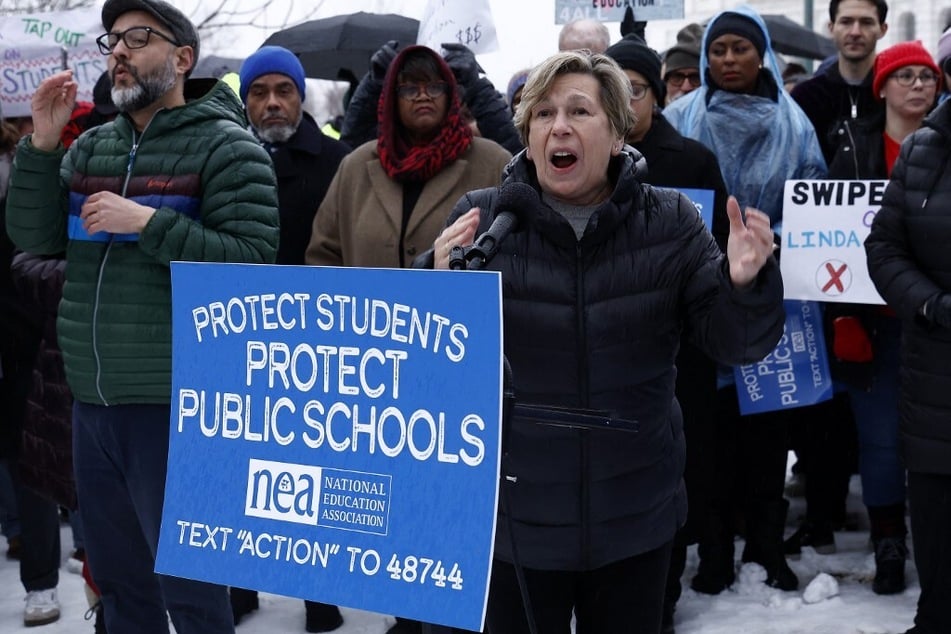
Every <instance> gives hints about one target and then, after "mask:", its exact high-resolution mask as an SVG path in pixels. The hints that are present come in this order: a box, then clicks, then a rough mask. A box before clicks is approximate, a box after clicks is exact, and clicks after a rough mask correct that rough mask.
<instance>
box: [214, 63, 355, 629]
mask: <svg viewBox="0 0 951 634" xmlns="http://www.w3.org/2000/svg"><path fill="white" fill-rule="evenodd" d="M239 75H240V77H241V88H240V94H241V101H243V102H244V105H245V108H246V110H247V113H248V121H249V122H250V123H251V130H252V131H253V132H254V134H255V136H257V137H258V139H259V140H260V141H261V142H262V143H263V144H264V147H265V149H267V151H268V152H269V153H270V155H271V160H272V161H274V171H275V172H276V173H277V184H278V186H277V199H278V212H279V213H280V216H281V241H280V245H279V246H278V248H277V262H276V263H277V264H304V252H305V251H306V250H307V245H308V244H309V243H310V234H311V229H312V227H313V223H314V214H316V213H317V208H318V207H320V203H321V202H323V200H324V195H326V193H327V187H329V186H330V181H331V180H333V177H334V174H336V173H337V166H339V165H340V161H341V159H343V157H344V156H346V155H347V153H348V152H349V151H350V148H349V147H347V146H346V145H345V144H343V143H341V142H340V141H337V140H335V139H331V138H330V137H328V136H327V135H325V134H323V133H322V132H321V131H320V129H319V128H318V127H317V123H316V122H315V121H314V119H313V118H312V117H311V116H310V115H309V114H307V113H306V112H304V108H303V102H304V97H305V95H306V85H305V82H304V67H303V66H301V63H300V60H299V59H297V56H296V55H294V54H293V53H292V52H290V51H289V50H287V49H286V48H282V47H280V46H263V47H261V48H259V49H258V50H257V51H256V52H255V53H253V54H252V55H251V56H250V57H248V58H247V59H246V60H244V63H243V64H242V65H241V72H240V73H239ZM304 605H305V607H306V613H307V620H306V623H305V627H306V629H307V631H308V632H330V631H333V630H335V629H337V628H338V627H340V625H341V624H343V617H341V615H340V610H339V609H337V606H335V605H326V604H324V603H317V602H314V601H305V602H304ZM257 607H258V593H257V592H256V591H254V590H245V589H243V588H231V609H232V611H233V613H234V622H235V625H237V624H238V622H239V621H240V620H241V618H242V617H243V616H244V615H245V614H247V613H248V612H250V611H252V610H254V609H256V608H257Z"/></svg>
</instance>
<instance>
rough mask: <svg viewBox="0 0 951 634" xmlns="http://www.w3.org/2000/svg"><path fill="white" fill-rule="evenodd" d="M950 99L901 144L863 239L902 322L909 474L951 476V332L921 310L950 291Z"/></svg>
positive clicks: (875, 276)
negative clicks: (930, 301) (876, 210)
mask: <svg viewBox="0 0 951 634" xmlns="http://www.w3.org/2000/svg"><path fill="white" fill-rule="evenodd" d="M949 210H951V102H949V101H945V102H944V103H943V104H942V105H941V106H939V107H938V109H937V110H935V111H934V112H933V113H932V114H931V115H930V116H929V117H928V118H927V119H925V123H924V126H923V127H922V128H921V129H920V130H918V131H916V132H914V133H913V134H912V135H911V136H909V137H907V138H906V139H905V141H904V143H902V147H901V154H899V157H898V162H897V163H895V167H894V169H893V170H892V177H891V181H890V182H889V184H888V188H887V189H886V190H885V196H884V199H883V201H882V208H881V210H880V211H879V212H878V213H877V214H876V216H875V221H874V222H873V223H872V230H871V233H870V234H869V236H868V238H867V239H866V240H865V250H866V252H867V253H868V270H869V274H870V275H871V277H872V281H873V282H874V283H875V288H877V289H878V292H879V293H880V294H881V296H882V298H884V299H885V301H886V302H887V303H888V305H889V306H891V307H892V308H893V309H894V310H895V312H896V313H898V315H899V317H901V318H902V351H901V392H900V395H901V405H900V407H899V414H900V432H901V442H902V450H903V454H904V458H905V464H906V466H907V467H908V469H909V470H910V471H920V472H925V473H941V474H951V459H949V458H951V329H947V328H942V327H940V326H938V325H936V324H934V323H933V322H931V321H930V320H928V319H926V318H924V317H922V315H921V312H920V311H921V307H922V305H924V303H925V302H926V301H928V300H929V299H931V298H933V297H934V296H936V295H937V294H938V293H942V292H943V293H948V292H951V250H949V249H948V245H949V244H951V213H949Z"/></svg>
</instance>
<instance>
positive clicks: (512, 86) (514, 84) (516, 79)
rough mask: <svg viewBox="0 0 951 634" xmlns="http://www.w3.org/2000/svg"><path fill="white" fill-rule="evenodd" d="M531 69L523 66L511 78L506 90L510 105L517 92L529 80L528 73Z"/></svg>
mask: <svg viewBox="0 0 951 634" xmlns="http://www.w3.org/2000/svg"><path fill="white" fill-rule="evenodd" d="M530 70H531V69H529V68H523V69H522V70H520V71H518V72H516V73H515V74H514V75H512V79H510V80H509V87H508V88H507V89H506V90H505V98H506V100H508V102H509V107H511V106H512V100H513V99H515V93H517V92H518V91H519V89H520V88H522V87H523V86H524V85H525V82H526V81H528V73H529V71H530Z"/></svg>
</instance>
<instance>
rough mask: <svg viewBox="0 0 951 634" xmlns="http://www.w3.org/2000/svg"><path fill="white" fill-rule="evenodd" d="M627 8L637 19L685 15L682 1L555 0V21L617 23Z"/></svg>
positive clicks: (678, 17)
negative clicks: (586, 20)
mask: <svg viewBox="0 0 951 634" xmlns="http://www.w3.org/2000/svg"><path fill="white" fill-rule="evenodd" d="M628 7H630V8H631V10H633V11H634V18H635V19H636V20H644V21H650V20H682V19H683V18H684V0H555V24H567V23H568V22H574V21H575V20H584V19H588V20H597V21H599V22H620V21H621V20H623V19H624V12H625V11H626V10H627V8H628Z"/></svg>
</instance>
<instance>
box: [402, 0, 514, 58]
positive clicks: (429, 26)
mask: <svg viewBox="0 0 951 634" xmlns="http://www.w3.org/2000/svg"><path fill="white" fill-rule="evenodd" d="M417 41H418V43H420V44H423V45H425V46H428V47H429V48H431V49H433V50H434V51H440V49H441V48H442V44H443V43H447V42H457V43H459V44H464V45H465V46H467V47H468V48H469V49H470V50H471V51H472V52H473V53H475V54H476V55H478V54H480V53H491V52H492V51H495V50H498V48H499V41H498V38H497V37H496V34H495V21H494V20H493V19H492V10H491V9H490V8H489V0H469V1H468V2H458V1H456V0H429V2H428V3H427V5H426V10H425V11H424V12H423V18H422V19H421V20H420V21H419V39H418V40H417Z"/></svg>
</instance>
